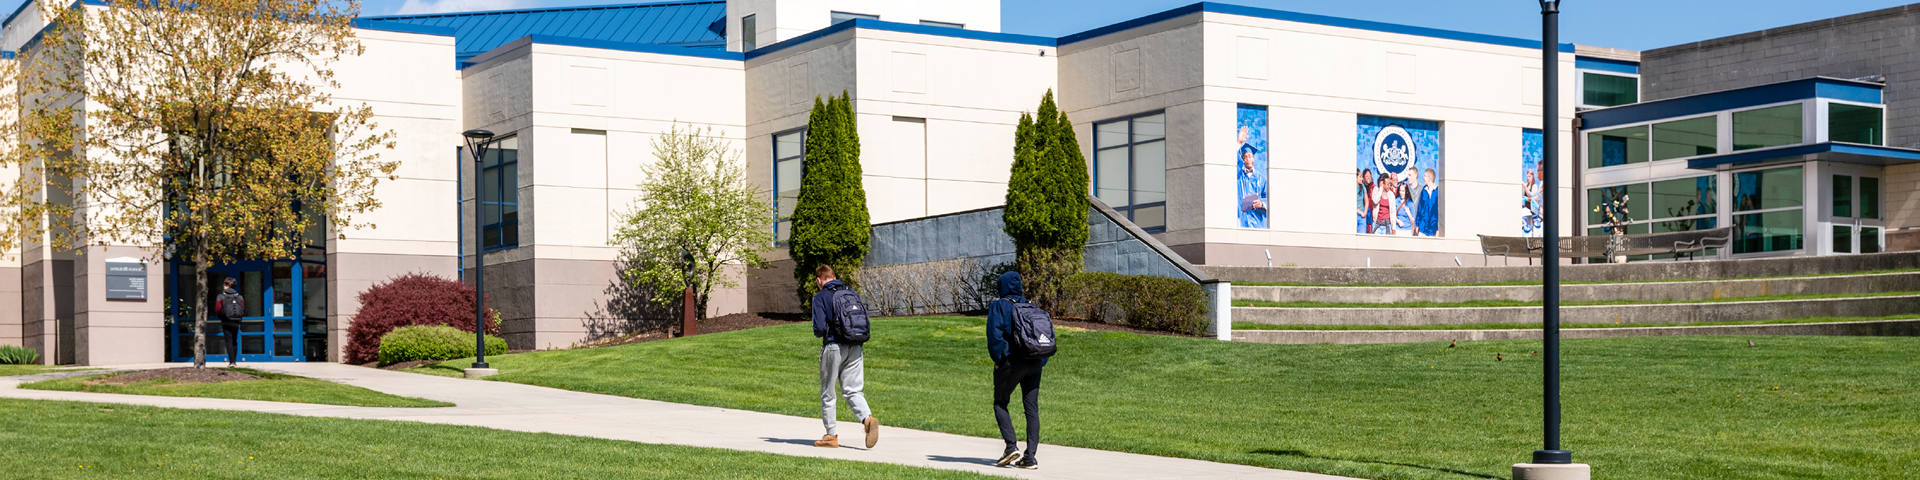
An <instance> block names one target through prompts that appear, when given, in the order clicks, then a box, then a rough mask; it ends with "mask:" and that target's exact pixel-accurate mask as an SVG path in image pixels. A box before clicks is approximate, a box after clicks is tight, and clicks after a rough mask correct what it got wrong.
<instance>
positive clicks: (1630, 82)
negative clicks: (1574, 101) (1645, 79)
mask: <svg viewBox="0 0 1920 480" xmlns="http://www.w3.org/2000/svg"><path fill="white" fill-rule="evenodd" d="M1581 85H1582V88H1583V90H1585V91H1583V92H1581V95H1580V103H1581V104H1583V105H1587V106H1591V107H1612V106H1617V105H1626V104H1629V103H1634V102H1638V101H1640V79H1638V78H1633V77H1622V76H1618V75H1605V74H1599V73H1589V72H1582V73H1581Z"/></svg>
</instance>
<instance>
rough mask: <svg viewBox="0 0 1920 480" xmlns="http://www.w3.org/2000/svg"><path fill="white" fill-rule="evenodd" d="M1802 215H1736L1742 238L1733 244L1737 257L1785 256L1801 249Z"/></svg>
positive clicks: (1785, 212)
mask: <svg viewBox="0 0 1920 480" xmlns="http://www.w3.org/2000/svg"><path fill="white" fill-rule="evenodd" d="M1800 212H1801V210H1783V211H1778V212H1767V213H1752V214H1746V215H1734V216H1733V224H1734V226H1735V227H1737V229H1736V230H1737V231H1738V232H1739V234H1740V238H1739V239H1736V240H1735V241H1734V242H1733V253H1760V252H1782V251H1788V250H1799V249H1800V240H1801V233H1800V227H1801V225H1800Z"/></svg>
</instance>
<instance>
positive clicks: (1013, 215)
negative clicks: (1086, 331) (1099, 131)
mask: <svg viewBox="0 0 1920 480" xmlns="http://www.w3.org/2000/svg"><path fill="white" fill-rule="evenodd" d="M1013 137H1014V144H1013V171H1012V173H1011V175H1009V177H1008V181H1007V207H1006V210H1005V211H1004V213H1003V214H1002V215H1003V217H1002V219H1003V220H1004V221H1005V223H1006V227H1005V229H1006V232H1007V236H1010V237H1013V245H1014V251H1015V253H1014V257H1015V260H1014V263H1015V265H1016V268H1017V269H1018V270H1019V271H1020V274H1021V275H1020V276H1021V280H1022V281H1023V282H1024V283H1025V285H1024V286H1025V287H1026V290H1027V292H1026V293H1027V295H1026V296H1027V298H1028V300H1030V301H1032V302H1034V304H1035V305H1039V306H1040V307H1041V308H1043V309H1047V310H1049V311H1053V312H1055V313H1056V314H1057V313H1058V311H1059V307H1060V306H1059V305H1058V300H1059V299H1058V298H1057V297H1059V296H1060V295H1061V294H1062V291H1061V288H1062V286H1063V282H1064V281H1065V279H1066V278H1067V277H1068V276H1070V275H1073V274H1076V273H1080V269H1081V261H1082V258H1081V255H1082V253H1081V249H1083V248H1085V247H1086V244H1087V210H1088V209H1089V208H1090V206H1091V204H1090V202H1088V201H1087V186H1088V185H1089V183H1088V176H1087V160H1086V157H1085V156H1082V155H1081V154H1080V142H1079V141H1078V140H1076V139H1075V138H1074V134H1073V122H1072V121H1071V120H1068V119H1067V114H1066V112H1061V111H1060V108H1059V107H1058V106H1057V105H1055V104H1054V102H1053V91H1052V90H1048V91H1047V93H1046V95H1045V96H1042V97H1041V98H1040V109H1039V111H1037V112H1035V113H1034V114H1032V115H1028V114H1024V113H1023V114H1021V115H1020V123H1019V125H1018V126H1016V127H1015V128H1014V135H1013Z"/></svg>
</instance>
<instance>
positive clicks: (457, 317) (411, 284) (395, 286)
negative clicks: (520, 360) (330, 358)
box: [347, 273, 500, 364]
mask: <svg viewBox="0 0 1920 480" xmlns="http://www.w3.org/2000/svg"><path fill="white" fill-rule="evenodd" d="M487 301H488V302H492V301H493V299H492V298H488V299H487ZM410 325H446V326H449V327H453V328H458V329H460V330H463V331H466V332H468V333H472V332H473V287H470V286H467V284H465V283H461V282H459V281H455V280H450V279H446V278H441V277H437V276H433V275H428V274H424V273H409V274H405V275H401V276H398V277H393V278H390V279H387V281H386V282H382V283H376V284H374V285H373V286H372V287H369V288H367V290H366V291H364V292H360V313H359V314H357V315H354V317H353V324H352V325H348V326H347V363H354V364H360V363H367V362H372V361H376V360H379V359H380V337H384V336H386V335H387V332H391V331H393V330H394V329H396V328H400V327H405V326H410ZM487 334H489V335H499V334H500V311H499V310H494V309H492V308H488V309H487Z"/></svg>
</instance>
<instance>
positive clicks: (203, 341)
mask: <svg viewBox="0 0 1920 480" xmlns="http://www.w3.org/2000/svg"><path fill="white" fill-rule="evenodd" d="M193 283H194V284H195V285H199V286H200V288H199V289H197V291H198V292H199V297H200V298H195V299H192V301H193V305H194V309H193V368H206V366H207V306H206V305H205V302H206V301H207V246H206V243H205V242H194V247H193ZM228 345H229V346H231V345H233V342H228ZM234 353H235V352H227V355H228V358H232V356H233V355H234Z"/></svg>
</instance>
